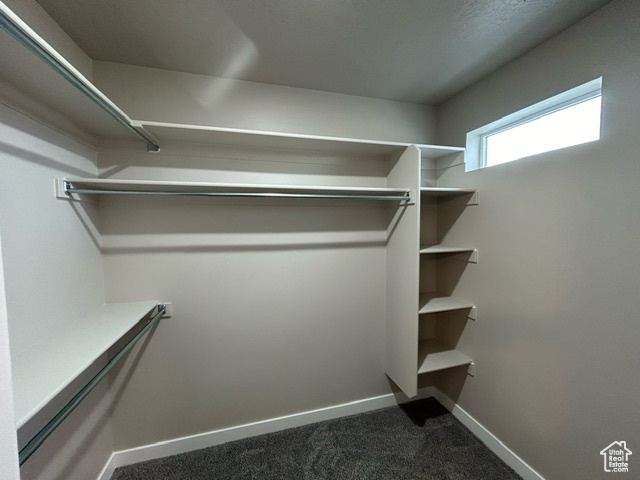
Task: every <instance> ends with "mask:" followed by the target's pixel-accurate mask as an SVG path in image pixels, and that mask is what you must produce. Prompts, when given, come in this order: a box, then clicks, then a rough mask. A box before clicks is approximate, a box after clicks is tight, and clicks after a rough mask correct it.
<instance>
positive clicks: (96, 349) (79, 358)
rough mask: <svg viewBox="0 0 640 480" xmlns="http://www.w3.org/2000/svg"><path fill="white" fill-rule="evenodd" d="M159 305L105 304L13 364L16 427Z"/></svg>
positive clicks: (30, 349) (22, 354)
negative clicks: (71, 327)
mask: <svg viewBox="0 0 640 480" xmlns="http://www.w3.org/2000/svg"><path fill="white" fill-rule="evenodd" d="M157 305H158V303H157V302H135V303H121V304H111V305H104V306H103V307H101V308H99V309H97V310H96V311H94V312H88V313H87V314H86V316H84V317H83V318H81V319H77V320H76V321H75V322H73V323H74V328H73V329H68V330H67V331H65V332H61V333H60V334H58V335H56V336H55V337H53V338H52V337H49V338H47V339H46V340H45V341H42V342H39V343H37V344H35V345H33V346H32V347H31V348H29V349H28V350H25V351H23V352H20V353H19V354H18V355H16V357H15V358H14V360H13V365H12V366H13V390H14V392H13V393H14V405H15V416H16V427H17V428H20V427H22V426H23V425H24V424H25V423H26V422H28V421H29V420H30V419H31V418H33V417H34V416H35V415H36V414H37V413H38V412H39V411H40V410H41V409H43V408H44V407H45V406H46V405H47V404H48V403H49V402H50V401H51V400H52V399H53V398H54V397H55V396H56V395H57V394H59V393H60V392H61V391H62V390H64V389H65V388H66V387H67V386H68V385H69V384H71V382H73V381H74V380H75V379H76V378H78V377H79V376H80V375H81V374H82V373H83V372H85V371H86V370H87V369H88V368H89V367H90V366H91V365H92V364H93V363H94V362H95V361H96V360H97V359H98V358H100V356H102V355H103V354H104V353H105V352H107V351H108V350H109V348H110V347H111V346H113V345H114V344H115V343H117V342H118V341H119V340H120V339H121V338H122V337H123V336H124V335H126V334H127V332H129V331H130V330H131V329H132V328H134V327H135V326H136V325H137V324H138V322H140V320H142V319H144V318H145V317H147V315H149V313H151V312H152V311H153V310H154V308H155V307H156V306H157Z"/></svg>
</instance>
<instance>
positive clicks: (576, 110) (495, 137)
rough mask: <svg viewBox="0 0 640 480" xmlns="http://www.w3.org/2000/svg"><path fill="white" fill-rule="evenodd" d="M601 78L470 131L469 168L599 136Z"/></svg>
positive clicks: (579, 142) (526, 155) (472, 168)
mask: <svg viewBox="0 0 640 480" xmlns="http://www.w3.org/2000/svg"><path fill="white" fill-rule="evenodd" d="M601 106H602V78H598V79H596V80H593V81H591V82H589V83H586V84H584V85H581V86H579V87H576V88H573V89H571V90H569V91H567V92H564V93H561V94H560V95H556V96H555V97H552V98H550V99H548V100H545V101H543V102H540V103H537V104H535V105H532V106H530V107H528V108H525V109H524V110H520V111H519V112H516V113H514V114H511V115H509V116H507V117H505V118H503V119H501V120H498V121H497V122H493V123H491V124H489V125H486V126H484V127H481V128H479V129H477V130H474V131H473V132H469V134H467V157H468V158H467V171H469V170H476V169H478V168H483V167H491V166H494V165H499V164H502V163H506V162H511V161H513V160H517V159H520V158H524V157H528V156H531V155H536V154H538V153H543V152H549V151H552V150H558V149H560V148H565V147H570V146H572V145H579V144H581V143H586V142H592V141H595V140H599V139H600V112H601Z"/></svg>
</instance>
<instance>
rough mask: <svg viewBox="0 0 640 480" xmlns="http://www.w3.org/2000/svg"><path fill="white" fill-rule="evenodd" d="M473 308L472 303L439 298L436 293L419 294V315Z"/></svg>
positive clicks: (451, 298)
mask: <svg viewBox="0 0 640 480" xmlns="http://www.w3.org/2000/svg"><path fill="white" fill-rule="evenodd" d="M468 308H469V309H472V308H474V304H473V302H468V301H466V300H460V299H459V298H455V297H446V296H441V295H439V294H438V293H434V292H427V293H421V294H420V305H419V310H418V313H419V314H421V315H422V314H426V313H438V312H450V311H453V310H464V309H468Z"/></svg>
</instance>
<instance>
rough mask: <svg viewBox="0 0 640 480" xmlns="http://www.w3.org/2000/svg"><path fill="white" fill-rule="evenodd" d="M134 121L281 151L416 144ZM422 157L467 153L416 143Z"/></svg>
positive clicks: (390, 149)
mask: <svg viewBox="0 0 640 480" xmlns="http://www.w3.org/2000/svg"><path fill="white" fill-rule="evenodd" d="M133 124H134V125H135V126H137V127H141V128H144V130H145V131H148V132H149V133H151V134H152V135H154V136H155V137H157V138H158V140H159V141H160V142H162V141H174V142H189V143H202V144H220V145H233V146H243V147H255V148H271V149H278V150H301V151H315V152H327V153H342V154H350V155H375V156H384V155H389V154H392V153H396V152H400V151H402V150H404V149H406V148H407V147H408V146H410V145H414V144H412V143H407V142H387V141H380V140H367V139H362V138H349V137H331V136H322V135H305V134H298V133H288V132H274V131H264V130H246V129H239V128H224V127H215V126H209V125H187V124H180V123H166V122H154V121H147V120H134V121H133ZM415 146H416V147H417V148H418V149H419V150H420V154H421V156H422V158H434V159H435V158H440V157H443V156H445V155H450V154H452V153H461V152H464V148H462V147H450V146H441V145H425V144H415Z"/></svg>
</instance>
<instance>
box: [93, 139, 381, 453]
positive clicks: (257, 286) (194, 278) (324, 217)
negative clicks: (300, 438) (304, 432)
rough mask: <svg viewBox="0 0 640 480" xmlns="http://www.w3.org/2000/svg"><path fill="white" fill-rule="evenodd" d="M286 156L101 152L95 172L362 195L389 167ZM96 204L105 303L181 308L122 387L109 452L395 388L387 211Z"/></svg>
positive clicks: (131, 201)
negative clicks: (149, 301) (390, 377)
mask: <svg viewBox="0 0 640 480" xmlns="http://www.w3.org/2000/svg"><path fill="white" fill-rule="evenodd" d="M252 153H253V155H252ZM293 157H295V158H294V159H288V158H287V157H286V155H285V153H284V152H269V151H258V152H255V151H254V152H251V151H242V150H238V149H232V150H229V149H225V148H215V149H214V148H207V147H193V146H191V147H186V146H176V147H171V146H170V145H165V146H164V147H163V150H162V152H161V153H160V154H146V153H143V152H140V151H139V149H137V151H133V150H132V151H111V152H102V153H101V154H100V167H101V169H103V170H104V171H106V172H115V173H112V176H117V177H122V178H140V179H144V178H155V179H159V178H160V179H168V178H171V179H173V180H196V179H199V180H201V181H206V180H216V181H231V182H233V181H235V182H238V181H244V182H255V183H277V184H287V183H300V184H319V185H331V184H333V185H348V184H351V185H361V186H382V185H384V175H386V173H387V171H388V165H387V162H386V161H385V160H382V159H372V158H365V159H341V160H338V159H336V158H331V159H330V158H324V159H320V158H315V159H311V158H310V159H309V160H312V161H310V162H309V163H306V162H302V163H300V162H299V160H300V159H301V158H302V159H304V155H303V154H302V153H301V152H294V153H293ZM251 158H260V160H259V161H255V160H252V159H251ZM270 203H271V204H270ZM100 209H101V210H100V218H101V227H100V228H101V234H102V238H103V241H104V244H103V247H104V248H103V253H104V267H105V288H106V296H107V301H108V302H120V301H129V300H135V299H140V298H156V299H158V300H164V301H171V302H173V306H174V316H173V318H171V319H166V320H162V322H161V323H160V325H159V326H158V328H157V329H156V330H155V331H154V332H153V334H152V336H151V337H150V339H149V340H148V341H147V342H145V344H143V346H141V347H140V348H139V349H136V351H135V352H133V353H132V355H131V356H129V358H128V359H127V363H126V364H125V366H124V369H123V371H122V372H121V373H120V375H117V376H116V377H115V378H113V386H112V391H113V394H114V396H115V397H116V398H117V400H118V401H117V404H116V407H115V409H114V415H113V425H114V439H115V449H116V450H118V449H123V448H130V447H135V446H139V445H145V444H150V443H153V442H158V441H161V440H167V439H172V438H176V437H181V436H186V435H193V434H197V433H201V432H207V431H212V430H216V429H220V428H225V427H231V426H237V425H242V424H245V423H249V422H253V421H259V420H264V419H269V418H275V417H279V416H283V415H287V414H293V413H298V412H303V411H308V410H313V409H317V408H321V407H328V406H333V405H338V404H342V403H346V402H349V401H355V400H360V399H364V398H369V397H374V396H378V395H382V394H386V393H389V392H390V387H389V383H388V381H387V379H386V377H385V375H384V373H383V372H384V322H385V278H386V276H385V267H386V262H385V259H386V248H385V239H386V228H387V225H388V221H389V217H388V215H387V208H385V207H371V206H353V204H345V203H344V202H342V203H341V204H339V205H335V204H329V205H328V204H327V202H315V203H314V202H313V201H305V202H299V201H298V203H292V202H282V201H279V202H275V205H274V204H273V202H269V201H268V200H259V201H247V202H241V201H238V200H234V201H232V202H222V201H219V202H213V201H190V200H185V201H181V200H180V199H176V198H169V199H139V198H138V199H135V198H108V199H104V200H103V201H102V202H101V205H100ZM134 365H135V368H132V367H133V366H134Z"/></svg>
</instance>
